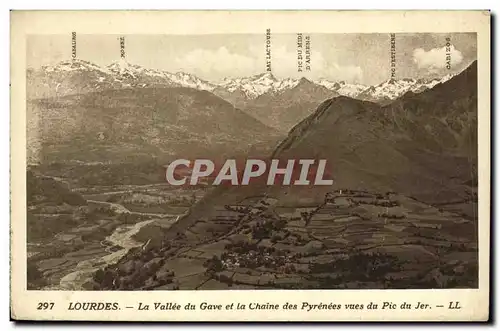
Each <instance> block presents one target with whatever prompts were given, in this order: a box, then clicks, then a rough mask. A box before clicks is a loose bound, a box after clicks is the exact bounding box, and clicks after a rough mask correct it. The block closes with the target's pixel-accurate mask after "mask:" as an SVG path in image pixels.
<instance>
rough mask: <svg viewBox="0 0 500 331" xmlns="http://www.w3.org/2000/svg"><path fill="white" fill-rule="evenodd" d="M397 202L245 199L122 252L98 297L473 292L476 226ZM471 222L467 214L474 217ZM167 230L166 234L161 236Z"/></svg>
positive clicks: (454, 210) (449, 208)
mask: <svg viewBox="0 0 500 331" xmlns="http://www.w3.org/2000/svg"><path fill="white" fill-rule="evenodd" d="M471 204H472V206H473V209H475V208H476V207H475V202H473V201H467V202H453V203H450V204H448V205H442V206H440V207H439V208H438V207H433V206H431V205H428V204H425V203H422V202H420V201H417V200H415V199H413V198H410V197H407V196H403V195H400V194H397V193H384V194H382V193H375V192H361V191H349V190H343V191H335V192H330V193H329V194H327V195H326V197H325V200H324V203H322V204H320V205H318V206H280V205H279V201H277V200H275V199H272V198H262V197H254V198H248V199H245V200H244V201H242V202H241V203H240V204H238V205H232V206H221V207H220V208H219V210H218V211H217V213H216V215H215V216H214V217H211V218H209V219H200V220H199V221H198V222H196V223H195V224H194V225H193V226H191V227H190V228H189V229H188V230H187V231H186V232H185V233H182V234H180V233H179V234H177V237H176V238H175V240H172V241H168V242H165V241H162V240H161V236H163V234H162V233H161V232H155V233H152V237H150V239H155V238H156V240H154V241H155V243H154V244H150V245H149V246H148V247H142V248H131V249H130V251H129V253H128V254H126V255H124V256H123V257H122V258H121V259H119V261H118V263H116V264H114V265H108V266H107V267H105V268H103V270H102V271H100V272H98V273H96V274H95V275H94V277H93V281H92V282H91V283H92V285H91V286H90V285H89V286H90V287H91V288H93V289H101V290H172V289H173V290H175V289H180V290H183V289H185V290H193V289H197V290H212V289H213V290H216V289H257V288H259V289H272V288H282V289H326V288H337V289H338V288H351V289H377V288H476V287H477V286H478V253H477V222H476V221H475V220H474V219H471V218H470V217H469V216H468V215H467V213H466V212H461V211H460V210H462V209H463V208H462V207H464V206H471ZM476 215H477V214H476ZM167 231H168V230H167Z"/></svg>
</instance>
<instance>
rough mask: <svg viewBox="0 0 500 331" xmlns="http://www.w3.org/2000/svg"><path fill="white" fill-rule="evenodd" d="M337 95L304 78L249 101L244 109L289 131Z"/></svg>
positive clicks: (278, 127) (257, 117)
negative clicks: (320, 105)
mask: <svg viewBox="0 0 500 331" xmlns="http://www.w3.org/2000/svg"><path fill="white" fill-rule="evenodd" d="M337 95H338V94H337V93H335V92H332V91H330V90H328V89H327V88H325V87H324V86H321V85H318V84H315V83H313V82H311V81H309V80H307V79H305V78H302V79H301V80H300V81H299V82H298V84H297V85H296V86H294V87H293V88H291V89H285V90H283V91H281V92H279V93H274V92H273V93H265V94H262V95H260V96H259V97H257V98H256V99H254V100H251V101H249V102H248V103H247V104H246V106H245V108H243V110H244V111H245V112H246V113H247V114H249V115H251V116H253V117H255V118H256V119H258V120H260V121H262V122H263V123H264V124H266V125H268V126H271V127H274V128H276V129H278V130H279V131H281V132H287V131H288V130H290V128H291V127H293V126H294V125H295V124H296V123H298V122H299V121H301V120H302V119H303V118H305V117H306V116H308V115H309V114H311V113H312V112H313V111H314V109H315V108H316V107H317V105H318V104H319V103H320V102H322V101H323V100H325V99H328V98H331V97H334V96H337Z"/></svg>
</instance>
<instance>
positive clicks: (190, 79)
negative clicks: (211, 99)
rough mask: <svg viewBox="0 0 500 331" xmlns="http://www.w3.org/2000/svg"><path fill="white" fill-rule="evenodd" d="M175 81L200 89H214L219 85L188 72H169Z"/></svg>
mask: <svg viewBox="0 0 500 331" xmlns="http://www.w3.org/2000/svg"><path fill="white" fill-rule="evenodd" d="M167 75H168V78H170V79H171V80H172V81H173V82H175V83H177V84H179V85H181V86H184V87H191V88H195V89H198V90H205V91H213V90H214V89H215V88H216V87H217V86H216V85H215V84H212V83H209V82H207V81H205V80H203V79H200V78H198V77H196V76H195V75H192V74H189V73H186V72H176V73H175V74H170V73H169V74H167Z"/></svg>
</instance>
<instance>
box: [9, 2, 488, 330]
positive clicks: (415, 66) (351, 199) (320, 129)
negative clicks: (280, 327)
mask: <svg viewBox="0 0 500 331" xmlns="http://www.w3.org/2000/svg"><path fill="white" fill-rule="evenodd" d="M11 27H12V30H11V64H12V66H11V96H12V99H11V100H12V102H11V118H12V126H11V127H12V132H11V147H12V149H11V150H12V154H11V207H12V208H11V220H10V222H11V248H12V249H11V271H10V272H11V294H12V300H11V316H12V318H13V319H16V320H83V321H486V320H488V318H489V271H490V265H489V263H490V251H489V244H490V231H489V229H490V13H489V11H386V12H385V11H13V12H12V13H11Z"/></svg>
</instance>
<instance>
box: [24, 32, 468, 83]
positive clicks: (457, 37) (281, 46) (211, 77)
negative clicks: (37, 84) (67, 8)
mask: <svg viewBox="0 0 500 331" xmlns="http://www.w3.org/2000/svg"><path fill="white" fill-rule="evenodd" d="M306 36H307V37H309V39H308V40H310V43H309V44H308V46H307V47H306V44H305V41H304V40H305V38H306ZM122 37H123V38H124V39H123V40H124V42H123V43H121V39H120V38H122ZM298 38H299V37H298V35H297V34H272V35H271V43H270V47H267V44H266V34H265V31H262V33H261V34H226V35H185V36H179V35H124V36H121V35H107V34H103V35H100V34H96V35H93V34H92V35H91V34H82V35H80V34H75V40H76V42H75V45H74V46H75V49H74V51H75V54H73V49H72V46H73V45H72V35H71V34H67V35H29V36H28V38H27V44H26V45H27V53H26V54H27V59H26V63H27V66H28V67H31V68H38V67H42V66H45V65H55V64H57V63H59V62H61V61H63V60H68V59H71V58H72V57H73V56H76V58H77V59H82V60H86V61H89V62H92V63H95V64H96V65H99V66H106V65H108V64H110V63H113V62H119V61H120V59H122V58H125V59H126V60H127V62H128V63H131V64H137V65H140V66H143V67H145V68H150V69H156V70H162V71H167V72H171V73H175V72H185V73H189V74H192V75H195V76H196V77H199V78H200V79H203V80H205V81H208V82H221V81H222V80H223V79H224V78H227V79H235V78H241V77H251V76H255V75H258V74H261V73H265V72H269V71H270V72H272V74H273V75H274V76H275V77H278V78H280V79H285V78H293V79H300V78H301V77H304V78H306V79H308V80H311V81H318V80H320V79H325V80H329V81H346V82H348V83H350V84H361V85H367V86H373V85H377V84H379V83H380V82H383V81H386V80H388V79H390V78H391V77H392V78H395V79H404V78H410V79H419V78H425V79H429V78H436V77H443V76H445V75H447V74H456V73H458V72H461V71H462V70H463V69H465V67H467V66H468V65H469V64H470V63H471V62H472V61H474V60H476V59H477V40H476V34H475V33H398V34H394V35H393V34H389V33H373V34H359V33H352V34H310V35H308V34H306V33H304V34H303V37H301V38H302V42H299V41H298V40H299V39H298ZM306 61H308V62H307V65H306Z"/></svg>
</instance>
